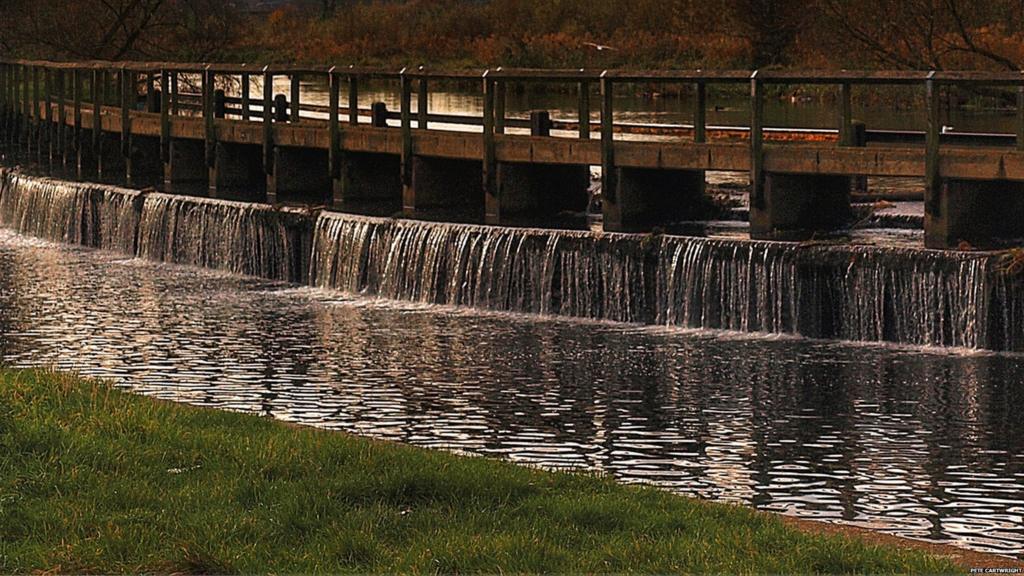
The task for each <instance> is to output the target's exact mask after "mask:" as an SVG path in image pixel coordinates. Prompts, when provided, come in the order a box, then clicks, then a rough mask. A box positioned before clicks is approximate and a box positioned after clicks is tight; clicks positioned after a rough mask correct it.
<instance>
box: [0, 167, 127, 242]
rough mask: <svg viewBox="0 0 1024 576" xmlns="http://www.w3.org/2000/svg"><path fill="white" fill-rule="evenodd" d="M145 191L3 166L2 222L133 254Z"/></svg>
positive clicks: (0, 182)
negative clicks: (26, 172)
mask: <svg viewBox="0 0 1024 576" xmlns="http://www.w3.org/2000/svg"><path fill="white" fill-rule="evenodd" d="M141 198H142V195H141V193H139V192H137V191H134V190H124V189H121V188H115V187H113V186H103V185H98V184H81V183H69V182H63V181H60V180H51V179H47V178H35V177H30V176H25V175H23V174H20V173H17V172H12V171H7V170H3V171H0V223H2V224H3V225H4V226H7V227H9V228H12V229H14V230H17V231H18V232H20V233H22V234H28V235H31V236H36V237H39V238H45V239H47V240H52V241H54V242H65V243H70V244H79V245H83V246H92V247H96V248H103V249H105V250H115V251H118V252H126V253H129V254H134V253H135V234H136V230H137V229H138V204H139V202H140V200H141Z"/></svg>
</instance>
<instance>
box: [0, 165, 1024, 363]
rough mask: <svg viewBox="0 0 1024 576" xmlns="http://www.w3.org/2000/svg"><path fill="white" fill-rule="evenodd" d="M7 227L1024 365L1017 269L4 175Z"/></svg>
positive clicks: (335, 284)
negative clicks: (414, 216) (441, 219)
mask: <svg viewBox="0 0 1024 576" xmlns="http://www.w3.org/2000/svg"><path fill="white" fill-rule="evenodd" d="M0 223H2V224H3V225H4V226H7V227H11V228H14V229H16V230H18V231H19V232H22V233H25V234H31V235H36V236H40V237H43V238H47V239H50V240H54V241H59V242H69V243H75V244H82V245H88V246H96V247H99V248H105V249H110V250H116V251H120V252H124V253H127V254H131V255H135V256H139V257H143V258H150V259H156V260H162V261H168V262H177V263H182V264H190V265H195V266H204V267H210V268H216V269H222V270H229V271H232V272H237V273H241V274H250V275H257V276H262V277H267V278H273V279H278V280H287V281H291V282H297V283H304V284H309V285H312V286H316V287H321V288H330V289H337V290H342V291H346V292H349V293H354V294H364V295H370V296H377V297H382V298H389V299H396V300H409V301H415V302H424V303H431V304H443V305H453V306H467V307H474V308H480V309H488V310H504V311H515V312H525V313H534V314H549V315H559V316H570V317H579V318H590V319H597V320H610V321H617V322H632V323H644V324H656V325H665V326H679V327H686V328H699V329H723V330H733V331H740V332H763V333H776V334H794V335H804V336H809V337H815V338H830V339H841V340H852V341H872V342H875V341H887V342H897V343H905V344H915V345H933V346H956V347H963V348H972V349H991V350H1016V351H1021V350H1024V276H1022V275H1021V274H1020V272H1019V270H1018V268H1019V262H1017V261H1016V260H1014V259H1013V254H1012V253H1007V254H1003V253H991V252H971V253H960V252H940V251H928V250H918V249H896V248H878V247H858V246H844V245H807V246H804V245H798V244H791V243H782V242H766V241H747V240H733V239H717V238H691V237H682V236H668V235H650V234H599V233H592V232H583V231H564V230H544V229H535V228H513V227H498V226H482V225H469V224H452V223H431V222H418V221H412V220H395V219H386V218H375V217H367V216H355V215H347V214H341V213H336V212H328V211H323V212H319V213H312V212H307V211H304V210H289V209H274V208H273V207H271V206H269V205H265V204H252V203H242V202H230V201H224V200H214V199H202V198H188V197H179V196H171V195H167V194H161V193H148V194H147V193H139V192H134V191H128V190H122V189H117V188H113V187H108V186H97V185H88V184H80V183H68V182H60V181H55V180H48V179H41V178H34V177H29V176H25V175H23V174H19V173H17V172H13V171H10V170H3V171H0Z"/></svg>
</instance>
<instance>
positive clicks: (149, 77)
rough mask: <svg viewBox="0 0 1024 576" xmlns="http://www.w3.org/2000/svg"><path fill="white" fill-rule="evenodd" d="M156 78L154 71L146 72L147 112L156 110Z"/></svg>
mask: <svg viewBox="0 0 1024 576" xmlns="http://www.w3.org/2000/svg"><path fill="white" fill-rule="evenodd" d="M156 106H157V99H156V78H155V77H154V75H153V72H146V112H156Z"/></svg>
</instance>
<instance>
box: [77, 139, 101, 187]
mask: <svg viewBox="0 0 1024 576" xmlns="http://www.w3.org/2000/svg"><path fill="white" fill-rule="evenodd" d="M75 171H76V174H77V176H78V179H79V180H89V179H92V178H95V177H97V176H99V162H98V160H97V157H96V153H95V151H94V139H93V131H92V130H91V129H83V130H82V132H81V136H80V137H79V140H78V145H77V146H76V147H75Z"/></svg>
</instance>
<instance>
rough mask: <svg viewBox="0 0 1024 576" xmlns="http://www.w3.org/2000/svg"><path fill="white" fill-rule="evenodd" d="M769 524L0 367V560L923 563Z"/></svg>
mask: <svg viewBox="0 0 1024 576" xmlns="http://www.w3.org/2000/svg"><path fill="white" fill-rule="evenodd" d="M953 569H954V567H953V566H952V565H950V564H948V563H946V562H945V561H941V560H937V559H934V558H929V557H927V556H925V555H923V554H921V553H918V552H910V551H905V550H897V549H893V548H885V547H880V546H873V545H869V544H867V543H865V542H863V541H860V540H856V539H849V538H845V537H841V536H811V535H808V534H806V533H804V532H800V531H797V530H794V529H792V528H790V527H787V526H784V525H783V523H782V522H780V521H779V520H778V519H777V518H774V517H772V516H769V515H765V514H760V513H755V512H753V511H750V510H747V509H743V508H737V507H730V506H724V505H716V504H709V503H705V502H699V501H694V500H690V499H686V498H681V497H677V496H673V495H670V494H667V493H664V492H661V491H658V490H654V489H650V488H639V487H627V486H622V485H618V484H616V483H614V482H612V481H610V480H608V479H605V478H597V477H593V476H584V475H571V474H554V473H547V472H542V471H537V470H532V469H527V468H522V467H516V466H513V465H509V464H505V463H500V462H495V461H492V460H488V459H482V458H467V457H458V456H453V455H450V454H446V453H442V452H436V451H428V450H422V449H417V448H412V447H407V446H402V445H395V444H389V443H382V442H376V441H371V440H366V439H362V438H355V437H351V436H348V435H344V434H339V433H331V432H325V431H318V430H313V429H304V428H296V427H291V426H287V425H284V424H281V423H277V422H274V421H270V420H267V419H260V418H256V417H252V416H246V415H241V414H231V413H224V412H218V411H213V410H205V409H198V408H192V407H187V406H182V405H175V404H170V403H163V402H157V401H154V400H151V399H147V398H142V397H138V396H134V395H129V394H125V393H121V392H118V391H115V390H112V389H110V388H109V387H108V386H106V385H105V384H102V383H95V382H90V381H82V380H79V379H77V378H74V377H71V376H67V375H59V374H52V373H45V372H35V371H12V370H0V572H2V573H11V572H30V571H60V572H193V573H194V572H216V573H228V572H268V571H273V572H310V571H330V572H338V571H356V572H390V571H403V572H437V571H440V572H478V571H485V572H508V571H512V572H524V571H529V572H532V571H556V572H564V571H572V572H579V571H585V572H607V571H616V572H620V571H643V572H726V573H752V572H756V573H764V572H771V573H783V572H868V573H889V572H901V573H905V572H937V571H950V570H953Z"/></svg>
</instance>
